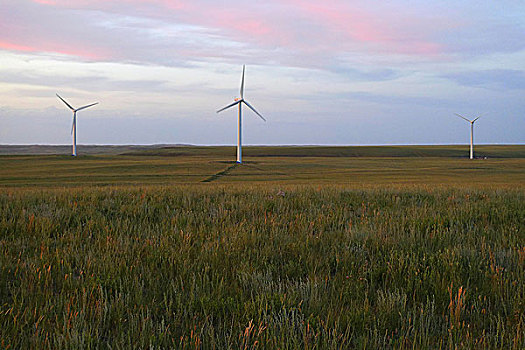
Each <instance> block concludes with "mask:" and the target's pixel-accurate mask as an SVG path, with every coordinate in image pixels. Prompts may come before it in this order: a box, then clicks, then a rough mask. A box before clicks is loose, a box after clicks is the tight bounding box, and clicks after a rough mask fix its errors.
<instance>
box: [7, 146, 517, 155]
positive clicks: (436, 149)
mask: <svg viewBox="0 0 525 350" xmlns="http://www.w3.org/2000/svg"><path fill="white" fill-rule="evenodd" d="M78 152H79V156H82V155H125V156H153V157H155V156H157V157H179V156H199V157H205V156H207V155H222V154H224V155H231V154H232V152H234V146H194V145H188V144H157V145H78ZM70 154H71V146H70V145H0V155H70ZM245 155H246V156H251V157H451V158H464V157H468V145H431V146H428V145H424V146H417V145H410V146H245ZM476 156H477V157H478V158H484V157H488V158H525V145H479V146H476Z"/></svg>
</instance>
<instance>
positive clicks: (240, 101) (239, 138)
mask: <svg viewBox="0 0 525 350" xmlns="http://www.w3.org/2000/svg"><path fill="white" fill-rule="evenodd" d="M244 69H245V66H242V80H241V97H240V98H236V99H235V100H234V102H233V103H232V104H229V105H227V106H226V107H224V108H221V109H219V110H218V111H217V113H219V112H222V111H224V110H225V109H228V108H230V107H233V106H235V105H239V116H238V119H237V163H242V104H243V103H244V104H245V105H246V106H247V107H248V108H250V109H251V110H252V111H254V112H255V114H257V115H258V116H259V117H260V118H261V119H262V120H264V121H266V119H264V117H263V116H262V115H261V114H260V113H259V112H257V111H256V110H255V108H253V107H252V106H251V105H250V104H249V103H248V101H246V100H245V99H244Z"/></svg>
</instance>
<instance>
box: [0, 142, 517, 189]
mask: <svg viewBox="0 0 525 350" xmlns="http://www.w3.org/2000/svg"><path fill="white" fill-rule="evenodd" d="M461 148H462V147H459V146H434V147H433V146H392V147H319V148H314V147H246V148H245V153H244V154H245V158H244V160H245V163H244V164H243V165H242V166H232V164H234V163H233V162H232V160H234V159H235V149H234V148H232V147H166V148H158V147H156V148H152V147H149V148H144V149H141V150H140V151H135V152H134V153H130V152H127V150H128V147H124V148H123V150H124V151H126V152H125V154H123V155H114V154H104V155H81V156H79V157H76V158H74V157H71V156H64V155H62V156H61V155H40V156H35V155H8V156H0V187H12V186H33V187H35V186H36V187H40V186H45V187H62V186H86V185H98V186H105V185H117V186H119V185H161V184H162V185H180V184H196V183H200V182H212V183H213V184H217V183H244V182H250V183H283V184H312V183H314V184H342V185H351V186H386V185H388V186H392V185H405V184H414V185H427V186H441V185H444V186H456V187H463V186H468V187H471V186H479V187H486V186H489V187H494V186H500V187H504V186H507V187H515V186H521V185H523V174H524V173H525V146H480V147H479V148H480V150H479V154H482V153H485V154H489V153H490V154H494V155H496V156H495V157H489V158H488V159H475V160H472V161H471V160H469V159H467V158H466V156H467V155H468V153H467V152H465V150H462V149H461ZM111 152H115V148H111ZM456 152H457V153H458V154H462V155H463V157H456V156H450V157H448V156H447V155H449V154H456ZM380 155H386V156H380ZM421 155H431V156H421Z"/></svg>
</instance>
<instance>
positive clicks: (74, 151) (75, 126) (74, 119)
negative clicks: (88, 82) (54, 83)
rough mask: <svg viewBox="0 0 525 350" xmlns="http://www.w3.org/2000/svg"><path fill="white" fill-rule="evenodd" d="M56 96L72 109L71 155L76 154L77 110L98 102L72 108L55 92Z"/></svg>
mask: <svg viewBox="0 0 525 350" xmlns="http://www.w3.org/2000/svg"><path fill="white" fill-rule="evenodd" d="M57 97H58V98H59V99H60V100H62V102H64V103H65V104H66V106H68V107H69V109H71V110H72V111H73V124H71V135H73V153H72V154H71V155H72V156H75V157H76V156H77V112H78V111H81V110H83V109H86V108H89V107H91V106H94V105H96V104H98V102H95V103H92V104H89V105H86V106H82V107H80V108H76V109H75V108H73V107H71V105H70V104H69V103H67V102H66V100H64V99H63V98H62V97H60V95H59V94H57Z"/></svg>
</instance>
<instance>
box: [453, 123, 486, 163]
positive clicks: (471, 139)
mask: <svg viewBox="0 0 525 350" xmlns="http://www.w3.org/2000/svg"><path fill="white" fill-rule="evenodd" d="M454 114H455V115H457V116H458V117H460V118H461V119H465V120H466V121H467V122H469V123H470V159H474V122H475V121H476V120H478V119H479V118H481V116H479V117H477V118H476V119H472V120H470V119H467V118H465V117H464V116H462V115H459V114H457V113H454Z"/></svg>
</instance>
